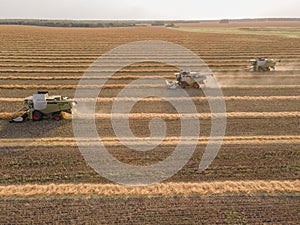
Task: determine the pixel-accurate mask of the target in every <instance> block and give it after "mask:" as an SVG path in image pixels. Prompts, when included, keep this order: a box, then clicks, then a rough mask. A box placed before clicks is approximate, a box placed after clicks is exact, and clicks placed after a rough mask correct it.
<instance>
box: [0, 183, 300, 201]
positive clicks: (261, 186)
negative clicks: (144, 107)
mask: <svg viewBox="0 0 300 225" xmlns="http://www.w3.org/2000/svg"><path fill="white" fill-rule="evenodd" d="M298 192H300V181H298V180H295V181H265V180H253V181H220V182H202V183H161V184H154V185H150V186H124V185H117V184H49V185H37V184H25V185H8V186H0V196H1V197H14V196H18V197H43V196H66V195H68V196H70V195H83V196H90V195H99V196H122V197H126V196H149V197H150V196H173V195H176V196H177V195H182V196H188V195H209V194H213V195H217V194H255V193H269V194H270V193H298Z"/></svg>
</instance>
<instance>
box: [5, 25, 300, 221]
mask: <svg viewBox="0 0 300 225" xmlns="http://www.w3.org/2000/svg"><path fill="white" fill-rule="evenodd" d="M225 26H229V28H230V29H227V28H226V27H225ZM241 27H242V28H247V29H243V30H242V31H241V30H240V28H241ZM275 28H276V30H275ZM193 29H194V30H193ZM299 29H300V23H299V22H289V23H288V22H285V23H279V22H276V23H266V24H265V23H260V24H257V23H253V24H250V23H249V24H248V23H243V24H242V25H238V23H236V24H229V25H218V24H206V25H203V24H199V25H197V26H196V27H195V24H193V26H189V25H186V24H184V25H182V26H181V25H180V24H179V25H178V28H172V29H169V28H165V27H130V28H47V27H30V26H5V25H2V26H0V80H1V83H0V165H1V167H0V207H1V210H0V224H16V223H24V224H36V223H60V224H78V223H84V222H86V223H101V224H120V223H126V224H127V223H128V224H141V223H146V224H297V223H298V221H299V215H298V212H299V210H300V208H299V206H300V196H299V194H300V184H299V175H300V173H299V172H300V135H299V130H300V129H299V128H300V120H299V118H300V110H299V106H300V104H299V100H300V38H299ZM186 31H196V32H186ZM142 40H163V41H170V42H174V43H176V44H179V45H182V46H184V47H186V48H188V49H190V50H192V51H193V52H194V53H196V54H197V55H198V56H199V57H201V59H203V60H204V61H205V62H206V63H207V64H208V66H209V67H210V69H211V70H212V72H213V73H214V75H215V77H216V78H217V79H218V82H219V84H220V86H221V88H222V91H223V94H224V99H225V103H226V110H227V113H228V114H227V127H226V135H225V137H224V140H223V144H222V147H221V149H220V152H219V154H218V155H217V157H216V159H215V160H214V161H213V163H212V164H211V165H210V167H209V168H208V169H207V170H205V171H204V172H200V171H199V170H198V167H199V163H200V160H201V158H202V155H203V153H204V150H205V147H206V144H207V143H208V139H209V136H210V132H211V121H212V115H211V114H210V108H209V104H208V101H207V99H206V97H205V96H204V95H203V93H202V92H201V91H200V90H195V89H193V90H192V89H188V90H187V92H188V94H189V96H190V98H189V99H191V100H192V101H193V103H194V104H195V108H196V110H197V113H195V114H192V115H189V116H190V117H192V118H199V120H200V127H201V136H200V137H196V141H197V143H198V144H197V147H196V149H195V152H194V154H193V155H192V158H191V159H190V160H189V161H188V163H187V164H186V165H185V166H184V167H183V168H182V169H181V170H180V171H179V172H178V173H176V174H175V175H174V176H172V177H170V178H169V179H167V180H165V181H164V182H163V183H161V184H155V185H152V186H137V187H130V186H122V185H117V184H114V183H112V182H111V181H109V180H108V179H106V178H104V177H102V176H100V175H99V174H97V173H96V172H95V171H94V170H93V169H92V168H91V167H90V166H89V165H88V164H87V163H86V162H85V160H84V158H83V156H82V155H81V153H80V151H79V148H78V146H77V144H76V141H75V138H74V132H73V129H72V118H71V117H70V116H68V115H65V119H64V120H62V121H58V122H57V121H52V120H43V121H41V122H32V121H26V122H24V123H20V124H16V123H15V124H10V123H9V122H8V119H9V118H10V117H11V116H12V114H13V112H14V111H16V110H17V109H18V108H20V107H21V106H22V101H23V98H24V97H27V96H30V95H32V94H34V93H35V92H37V91H38V90H49V92H50V94H51V95H52V94H53V95H55V94H57V95H63V96H68V97H70V98H73V97H74V95H75V91H76V88H77V84H78V82H79V80H80V79H81V76H82V75H83V73H84V72H85V71H86V70H87V69H88V68H89V66H90V65H91V64H92V63H93V62H94V61H95V60H96V59H97V58H98V57H99V56H101V55H102V54H104V53H105V52H107V51H109V50H111V49H113V48H115V47H117V46H119V45H122V44H126V43H128V42H132V41H142ZM127 56H128V58H130V57H132V58H134V57H136V56H135V55H134V53H133V52H130V51H129V52H128V55H126V57H127ZM165 57H171V58H172V55H161V58H165ZM256 57H267V58H274V59H281V63H280V64H279V66H278V67H277V69H276V71H271V72H268V73H250V72H248V71H247V70H246V68H247V67H248V66H249V60H250V59H252V58H256ZM174 60H177V59H174ZM178 60H179V61H180V59H178ZM185 60H186V66H187V67H189V66H194V62H193V61H190V60H188V59H185ZM118 63H120V61H119V60H118V58H114V59H112V60H111V61H109V62H108V64H109V66H110V68H114V67H116V68H117V67H118ZM94 69H95V71H97V69H99V68H97V67H96V68H94ZM177 71H178V69H177V68H175V67H173V66H171V65H167V64H161V63H157V62H138V63H134V64H132V65H130V66H127V67H125V68H123V69H121V70H119V71H118V72H117V73H115V74H114V75H113V76H112V77H110V79H109V80H108V81H107V82H106V84H105V86H104V88H103V89H102V90H101V92H100V94H99V96H98V99H97V103H96V112H97V114H96V128H97V132H98V134H99V136H100V137H101V138H102V139H103V142H104V144H105V146H106V148H107V149H108V151H109V153H110V154H111V155H113V156H114V157H115V158H117V159H118V160H120V161H122V162H125V163H128V164H131V165H136V166H146V165H151V164H153V163H157V162H160V161H161V160H163V159H165V158H167V157H168V156H169V155H170V154H171V153H172V152H173V151H174V150H175V147H176V145H177V144H178V143H179V141H180V140H179V136H180V129H181V124H180V115H179V114H177V112H176V110H175V109H174V108H173V107H172V106H171V105H170V103H168V102H167V101H166V100H164V99H161V98H158V97H149V98H145V99H143V100H141V101H138V102H137V103H136V104H135V105H134V107H133V108H132V110H131V112H130V115H129V117H130V120H129V124H130V128H131V130H132V133H133V134H134V135H135V136H137V137H140V138H145V137H149V136H150V130H149V122H150V121H151V119H152V118H155V117H159V118H161V119H164V120H165V124H166V128H167V131H166V137H165V139H164V140H163V142H162V143H161V144H159V143H160V142H159V140H157V142H158V144H159V145H158V147H156V148H155V149H153V150H150V151H145V152H141V151H134V150H132V149H131V148H129V147H128V146H131V145H132V146H140V147H141V146H145V145H146V144H145V142H144V141H138V140H135V139H130V138H126V137H125V138H124V140H119V139H118V138H117V137H116V134H115V133H114V129H113V126H112V124H111V120H110V116H109V113H110V112H111V109H112V105H113V103H114V102H116V101H120V102H122V103H128V104H129V103H132V102H136V101H137V98H136V97H133V96H126V97H123V98H120V99H117V100H116V96H117V95H118V94H119V93H120V91H121V90H122V89H123V88H125V87H126V85H127V84H129V83H130V82H131V81H134V80H136V79H139V78H144V79H145V80H149V81H151V79H152V78H155V77H156V78H166V79H172V78H173V73H174V72H177ZM89 79H91V80H94V81H95V83H94V84H93V85H90V86H85V87H82V88H83V89H91V90H92V89H94V88H97V87H98V86H97V79H98V78H97V79H96V77H92V76H91V77H90V78H89ZM101 79H102V78H101ZM103 79H104V77H103ZM147 85H148V86H147ZM142 86H143V87H148V88H150V89H151V88H152V89H155V90H157V91H160V90H162V89H165V88H166V87H165V85H164V83H162V84H161V85H160V84H156V85H149V84H147V83H145V84H140V85H137V86H136V87H133V88H136V89H139V88H141V87H142ZM170 91H173V90H170ZM186 100H187V98H186V97H183V96H182V97H178V98H176V99H174V101H177V102H184V101H186ZM84 101H87V102H88V101H90V99H84ZM119 119H121V120H122V119H124V115H119ZM83 122H84V119H83ZM121 128H122V127H121ZM192 138H195V137H193V134H191V135H190V137H184V138H183V142H184V144H185V145H187V146H188V145H190V143H191V140H193V139H192ZM84 141H85V143H83V145H85V146H89V145H91V146H92V145H93V143H94V142H95V141H97V140H92V139H88V138H87V139H86V140H84ZM93 141H94V142H93ZM124 143H126V145H127V146H124V145H123V144H124Z"/></svg>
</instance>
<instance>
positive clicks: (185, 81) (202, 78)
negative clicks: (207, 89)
mask: <svg viewBox="0 0 300 225" xmlns="http://www.w3.org/2000/svg"><path fill="white" fill-rule="evenodd" d="M175 76H176V80H174V81H170V80H166V85H167V87H168V88H170V89H176V88H177V87H181V88H183V89H185V88H186V87H192V88H195V89H199V88H200V85H201V84H205V83H206V79H207V77H208V76H213V74H212V73H209V74H203V73H198V72H190V70H189V69H182V70H180V73H175Z"/></svg>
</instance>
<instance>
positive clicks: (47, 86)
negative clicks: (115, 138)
mask: <svg viewBox="0 0 300 225" xmlns="http://www.w3.org/2000/svg"><path fill="white" fill-rule="evenodd" d="M125 87H126V88H134V89H136V88H166V86H165V84H139V85H133V84H132V85H128V84H105V85H0V89H50V90H58V89H77V88H83V89H93V88H102V89H120V88H125ZM207 88H209V87H207ZM221 88H226V89H269V88H275V89H290V88H300V85H223V86H221Z"/></svg>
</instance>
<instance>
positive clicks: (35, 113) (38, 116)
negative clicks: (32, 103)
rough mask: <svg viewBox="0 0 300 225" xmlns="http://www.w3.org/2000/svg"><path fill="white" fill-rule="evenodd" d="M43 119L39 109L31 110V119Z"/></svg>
mask: <svg viewBox="0 0 300 225" xmlns="http://www.w3.org/2000/svg"><path fill="white" fill-rule="evenodd" d="M42 119H43V114H42V113H41V112H40V111H33V113H32V120H33V121H41V120H42Z"/></svg>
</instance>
